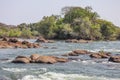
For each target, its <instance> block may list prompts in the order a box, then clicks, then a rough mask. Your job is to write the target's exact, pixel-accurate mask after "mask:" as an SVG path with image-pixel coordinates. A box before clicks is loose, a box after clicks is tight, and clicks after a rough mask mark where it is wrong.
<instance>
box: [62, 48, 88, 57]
mask: <svg viewBox="0 0 120 80" xmlns="http://www.w3.org/2000/svg"><path fill="white" fill-rule="evenodd" d="M89 53H90V52H88V51H86V50H79V49H78V50H74V51H72V52H70V53H67V54H63V55H62V56H79V55H85V54H89Z"/></svg>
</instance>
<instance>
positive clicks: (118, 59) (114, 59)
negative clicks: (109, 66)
mask: <svg viewBox="0 0 120 80" xmlns="http://www.w3.org/2000/svg"><path fill="white" fill-rule="evenodd" d="M108 61H111V62H116V63H120V56H111V57H110V58H109V60H108Z"/></svg>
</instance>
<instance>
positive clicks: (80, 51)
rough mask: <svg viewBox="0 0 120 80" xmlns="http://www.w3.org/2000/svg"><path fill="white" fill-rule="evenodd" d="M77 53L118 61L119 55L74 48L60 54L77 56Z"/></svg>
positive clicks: (119, 59)
mask: <svg viewBox="0 0 120 80" xmlns="http://www.w3.org/2000/svg"><path fill="white" fill-rule="evenodd" d="M79 55H88V56H89V57H90V58H96V59H104V58H107V59H108V61H111V62H116V63H120V55H116V56H112V54H111V53H110V52H104V51H99V52H97V53H95V52H89V51H87V50H74V51H72V52H70V53H67V54H63V55H62V56H79Z"/></svg>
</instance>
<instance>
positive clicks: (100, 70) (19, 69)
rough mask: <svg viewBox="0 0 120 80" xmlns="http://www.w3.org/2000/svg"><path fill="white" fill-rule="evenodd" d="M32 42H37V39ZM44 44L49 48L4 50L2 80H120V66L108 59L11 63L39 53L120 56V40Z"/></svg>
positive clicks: (0, 51) (1, 51)
mask: <svg viewBox="0 0 120 80" xmlns="http://www.w3.org/2000/svg"><path fill="white" fill-rule="evenodd" d="M29 41H31V42H34V40H29ZM41 45H42V46H44V47H48V48H43V47H42V48H37V49H0V80H120V63H112V62H108V61H107V59H91V58H89V56H87V55H81V56H78V57H75V58H77V59H78V60H77V61H75V60H73V61H70V62H67V63H55V64H40V63H38V64H36V63H31V64H14V63H11V60H13V59H14V58H15V57H16V56H18V55H24V56H30V55H31V54H33V53H37V54H40V55H54V56H59V57H61V55H62V54H65V53H68V52H70V51H72V50H75V49H85V50H88V51H92V52H97V51H100V50H104V51H107V52H111V53H112V54H113V55H114V54H120V41H109V42H104V41H100V42H91V43H65V42H64V41H57V42H56V43H41ZM2 59H9V60H2ZM79 59H83V61H81V60H79Z"/></svg>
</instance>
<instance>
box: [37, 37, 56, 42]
mask: <svg viewBox="0 0 120 80" xmlns="http://www.w3.org/2000/svg"><path fill="white" fill-rule="evenodd" d="M35 42H41V43H54V42H55V41H54V40H46V39H45V38H43V37H42V36H40V37H39V38H38V39H37V40H36V41H35Z"/></svg>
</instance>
